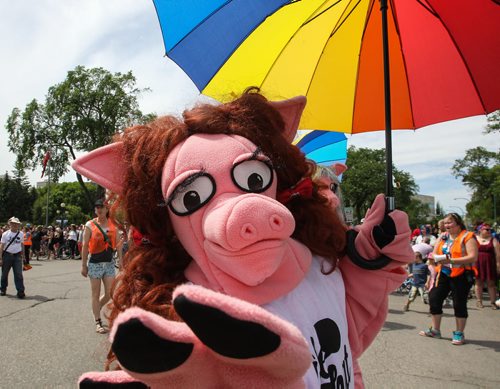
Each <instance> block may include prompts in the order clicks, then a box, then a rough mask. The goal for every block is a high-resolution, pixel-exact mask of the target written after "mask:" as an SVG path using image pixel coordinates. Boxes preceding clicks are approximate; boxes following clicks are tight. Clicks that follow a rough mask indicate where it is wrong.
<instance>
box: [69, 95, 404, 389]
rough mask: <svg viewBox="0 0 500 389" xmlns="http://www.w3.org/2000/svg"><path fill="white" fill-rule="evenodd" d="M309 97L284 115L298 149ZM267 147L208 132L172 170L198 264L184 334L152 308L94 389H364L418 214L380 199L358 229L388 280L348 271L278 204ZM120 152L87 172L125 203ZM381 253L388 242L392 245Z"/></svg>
mask: <svg viewBox="0 0 500 389" xmlns="http://www.w3.org/2000/svg"><path fill="white" fill-rule="evenodd" d="M305 103H306V101H305V98H304V97H297V98H295V99H292V100H286V101H283V102H278V103H270V104H272V105H273V106H274V107H275V108H276V109H277V110H278V111H279V112H280V113H281V115H282V117H283V119H284V122H285V129H284V133H283V136H285V137H286V139H288V140H289V141H291V139H293V135H294V133H295V131H296V130H297V126H298V123H299V120H300V115H301V113H302V110H303V108H304V106H305ZM258 146H259V145H255V144H253V143H252V142H251V141H250V140H248V139H246V138H243V137H241V136H237V135H226V134H215V135H214V134H195V135H191V136H190V137H188V138H187V139H186V140H185V141H184V142H182V143H180V144H178V145H177V146H176V147H175V149H174V150H173V151H172V152H171V153H170V154H169V156H168V158H167V160H166V162H165V164H164V168H163V172H162V180H161V191H162V193H163V196H164V198H165V202H166V203H167V204H168V208H166V209H168V211H165V208H159V209H160V210H159V212H168V213H169V217H170V220H171V222H172V225H173V227H174V230H175V233H176V236H177V237H178V239H179V241H180V242H181V243H182V245H183V247H184V248H185V249H186V251H187V252H188V253H189V255H190V256H191V257H192V262H191V263H190V265H189V267H188V268H187V270H186V272H185V275H186V277H187V279H189V280H190V281H191V283H192V284H187V285H181V286H179V287H177V289H176V290H175V293H174V299H173V305H174V308H175V310H176V312H177V313H178V314H179V316H180V317H181V318H182V319H183V322H173V321H170V320H166V319H164V318H162V317H159V316H157V315H155V314H153V313H151V312H146V311H144V310H141V309H139V308H131V309H128V310H126V311H125V312H124V313H122V314H121V315H120V316H119V317H118V319H117V320H116V321H115V323H114V326H113V329H112V332H111V336H110V341H111V343H112V348H113V351H114V352H115V354H116V355H117V358H118V361H119V362H120V365H121V367H122V369H123V370H122V371H119V372H116V371H114V372H92V373H86V374H84V375H83V376H82V377H81V378H80V386H81V387H99V385H101V384H102V387H105V385H107V384H109V385H111V387H112V385H122V384H129V385H132V386H133V385H135V386H137V387H141V385H142V384H145V385H147V386H150V387H155V388H163V387H165V388H167V387H168V388H174V387H179V388H184V387H208V388H212V387H213V388H216V387H217V388H218V387H235V388H255V387H262V388H264V387H265V388H304V387H308V388H319V387H320V386H321V385H322V384H327V383H330V384H331V385H334V386H336V387H338V386H337V385H343V387H346V388H347V387H356V388H362V387H363V382H362V378H361V371H360V369H359V366H358V364H357V359H358V358H359V356H360V355H361V354H362V353H363V351H364V350H365V349H366V348H367V347H368V346H369V345H370V344H371V342H372V341H373V339H374V338H375V337H376V335H377V333H378V332H379V330H380V328H381V327H382V325H383V323H384V321H385V318H386V315H387V308H388V294H389V293H391V292H392V291H393V290H394V289H395V288H396V287H398V286H399V285H400V284H401V283H402V282H403V280H404V279H405V277H406V272H405V271H404V270H403V268H402V265H404V264H406V263H408V262H410V261H412V260H413V253H412V251H411V248H410V245H409V237H410V229H409V226H408V220H407V216H406V214H404V213H403V212H401V211H398V210H396V211H392V212H390V213H389V214H386V212H385V200H384V197H383V196H382V195H379V196H378V197H377V198H376V199H375V201H374V203H373V205H372V207H371V208H370V210H369V211H368V212H367V214H366V217H365V222H364V223H363V224H362V225H361V226H358V227H356V228H355V230H354V233H355V240H354V241H353V242H354V243H352V245H351V246H352V249H353V250H355V252H356V253H358V254H359V255H360V256H361V257H363V258H366V259H367V262H371V260H375V259H377V258H379V257H380V256H387V257H389V258H390V259H391V261H389V262H388V263H387V264H386V266H384V267H383V268H381V269H378V270H368V269H365V268H362V267H360V266H358V265H357V264H355V263H354V262H353V261H352V260H351V258H350V257H348V256H346V257H344V258H340V259H339V261H338V266H337V268H336V270H335V271H334V272H333V273H331V274H328V275H325V274H323V273H322V271H321V270H322V268H323V267H328V264H327V263H326V262H325V261H324V260H323V259H322V258H321V257H318V256H312V255H311V252H310V250H309V248H308V247H306V246H305V245H303V244H302V243H300V242H298V241H296V240H294V239H292V238H291V235H292V233H293V231H294V229H295V220H294V218H293V215H292V214H291V212H290V211H289V210H288V209H287V208H286V207H285V206H284V205H283V204H281V203H279V202H278V201H277V200H276V188H277V177H276V174H275V172H274V170H273V167H272V164H271V162H270V159H269V156H267V155H264V154H263V153H262V152H260V151H259V150H260V149H259V147H258ZM121 152H122V148H121V145H120V143H119V142H117V143H114V144H111V145H108V146H105V147H103V148H100V149H98V150H95V151H93V152H91V153H89V154H87V155H85V156H83V157H81V158H79V159H78V160H77V161H76V162H75V163H74V164H73V167H74V169H75V170H77V171H78V172H80V173H81V174H83V175H85V176H87V177H89V178H90V179H92V180H93V181H95V182H97V183H99V184H100V185H103V186H104V187H106V188H108V189H110V190H112V191H114V192H117V193H120V188H121V186H122V183H121V179H122V177H123V174H122V171H123V170H124V168H125V167H124V166H123V162H122V158H121ZM380 242H383V243H382V244H381V243H380Z"/></svg>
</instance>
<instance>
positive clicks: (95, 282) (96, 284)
mask: <svg viewBox="0 0 500 389" xmlns="http://www.w3.org/2000/svg"><path fill="white" fill-rule="evenodd" d="M90 289H91V292H92V313H93V314H94V319H96V320H97V319H100V318H101V307H102V306H101V304H100V301H99V296H100V294H101V279H100V278H90Z"/></svg>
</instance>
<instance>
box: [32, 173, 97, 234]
mask: <svg viewBox="0 0 500 389" xmlns="http://www.w3.org/2000/svg"><path fill="white" fill-rule="evenodd" d="M85 186H86V189H87V191H88V192H89V193H90V195H91V197H92V198H96V196H97V185H95V184H91V183H85ZM37 192H38V198H37V200H36V201H35V203H34V204H33V222H34V223H35V224H43V225H45V221H46V216H47V214H46V212H47V186H44V187H42V188H38V189H37ZM49 194H50V196H49V212H48V223H49V224H53V223H55V220H58V219H59V220H60V219H66V220H68V222H69V223H74V224H81V223H83V222H85V221H86V220H88V219H89V218H90V217H91V216H92V214H93V210H94V207H93V205H89V203H88V201H87V199H86V197H85V195H84V192H83V191H82V190H81V189H80V184H79V183H78V182H62V183H52V184H50V189H49ZM61 204H64V207H62V206H61ZM65 213H67V217H61V216H62V215H64V214H65Z"/></svg>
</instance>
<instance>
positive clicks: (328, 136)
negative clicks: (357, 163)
mask: <svg viewBox="0 0 500 389" xmlns="http://www.w3.org/2000/svg"><path fill="white" fill-rule="evenodd" d="M293 144H294V145H296V146H297V147H298V148H299V149H300V150H301V151H302V152H303V153H304V154H305V155H306V158H308V159H311V160H313V161H314V162H316V163H317V164H318V165H324V166H330V165H332V164H334V163H335V162H340V163H343V164H345V161H346V159H347V137H346V136H345V135H344V134H343V133H340V132H329V131H308V132H305V131H304V133H303V134H300V135H299V136H298V137H297V138H296V139H295V140H294V141H293Z"/></svg>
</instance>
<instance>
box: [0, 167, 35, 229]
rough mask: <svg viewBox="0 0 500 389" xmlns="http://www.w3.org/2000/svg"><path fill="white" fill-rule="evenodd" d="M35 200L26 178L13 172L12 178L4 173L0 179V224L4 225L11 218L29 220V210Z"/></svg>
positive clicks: (19, 173) (17, 172)
mask: <svg viewBox="0 0 500 389" xmlns="http://www.w3.org/2000/svg"><path fill="white" fill-rule="evenodd" d="M36 198H37V193H36V191H35V189H34V188H32V187H30V185H29V183H28V180H27V179H26V176H24V174H22V172H19V171H15V172H14V177H12V176H11V175H9V174H8V173H5V174H4V175H3V176H2V177H0V204H2V206H1V207H0V222H2V223H5V222H6V221H7V220H8V219H10V218H11V217H12V216H16V217H17V218H19V219H20V220H22V221H25V220H31V210H32V207H33V203H34V202H35V200H36Z"/></svg>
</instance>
